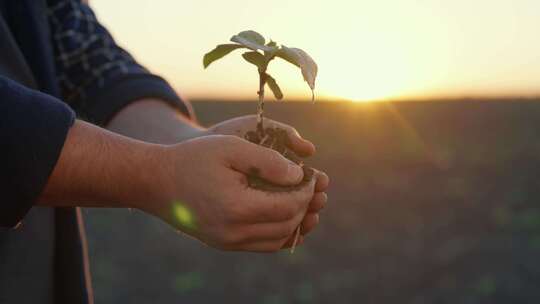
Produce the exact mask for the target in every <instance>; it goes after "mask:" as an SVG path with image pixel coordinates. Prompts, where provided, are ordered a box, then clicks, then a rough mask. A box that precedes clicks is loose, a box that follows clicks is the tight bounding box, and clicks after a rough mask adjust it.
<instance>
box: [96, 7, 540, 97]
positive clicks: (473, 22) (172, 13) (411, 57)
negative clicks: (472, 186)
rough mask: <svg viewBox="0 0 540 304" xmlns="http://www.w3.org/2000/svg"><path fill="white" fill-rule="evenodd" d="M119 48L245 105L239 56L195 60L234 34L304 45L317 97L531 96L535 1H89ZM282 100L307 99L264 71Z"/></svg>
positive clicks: (289, 71)
mask: <svg viewBox="0 0 540 304" xmlns="http://www.w3.org/2000/svg"><path fill="white" fill-rule="evenodd" d="M90 3H91V5H92V6H93V7H94V9H95V10H96V12H97V15H98V18H99V19H100V20H101V21H102V22H103V23H105V24H106V25H107V26H108V28H109V29H110V30H111V31H112V33H113V35H114V37H115V38H116V39H117V40H118V42H119V43H120V44H121V45H123V46H125V47H126V49H128V50H129V51H131V52H132V53H133V54H134V55H135V57H136V58H137V59H138V60H139V61H140V62H142V63H143V64H145V65H146V66H147V67H149V68H150V69H151V70H152V71H154V72H156V73H158V74H160V75H162V76H164V77H165V78H166V79H167V80H169V81H170V82H171V83H172V84H173V85H174V87H175V88H177V89H178V91H179V92H180V93H181V94H183V95H185V96H187V97H190V98H211V99H223V98H225V99H238V98H241V99H249V98H251V99H254V98H255V92H256V86H257V75H256V71H255V70H254V68H253V67H252V66H250V65H248V64H246V63H245V62H243V59H242V58H241V56H240V55H241V52H240V51H238V52H237V53H236V54H234V56H231V57H230V58H225V59H224V60H223V61H222V62H219V63H216V64H215V65H214V66H211V67H210V68H209V69H207V70H203V68H202V63H201V60H202V56H203V54H204V53H206V52H207V51H209V50H210V49H212V48H213V47H214V46H215V45H216V44H219V43H225V42H227V41H228V39H229V38H230V37H231V36H232V35H233V34H236V33H238V32H240V31H242V30H246V29H253V30H256V31H258V32H260V33H262V34H264V35H266V36H267V38H271V39H274V40H276V41H278V42H279V43H282V44H285V45H287V46H292V47H300V48H303V49H305V50H306V51H307V52H308V53H309V54H310V55H311V56H312V57H313V58H314V59H315V60H316V61H317V63H318V64H319V78H318V80H317V90H316V94H317V96H319V97H320V98H328V99H333V98H338V99H348V100H353V101H366V100H379V99H396V98H397V99H406V98H429V97H444V96H457V97H459V96H477V95H478V96H482V95H486V96H493V95H520V96H531V95H536V94H538V93H540V89H539V86H538V80H539V79H540V56H538V54H540V40H539V39H536V36H537V33H536V29H538V27H539V26H540V24H539V21H538V20H540V4H539V3H538V2H537V1H533V0H517V1H487V0H479V1H466V0H456V1H443V0H435V1H421V2H419V1H414V0H398V1H395V0H381V1H353V0H338V1H331V2H329V1H322V0H311V1H308V0H298V1H288V0H276V1H272V2H271V4H269V7H268V8H267V9H264V12H261V10H263V8H262V7H261V3H260V2H256V1H255V2H253V1H241V0H232V1H219V2H218V1H206V0H202V1H173V0H160V1H150V0H133V1H131V2H130V10H129V14H126V13H125V5H126V4H125V3H124V2H121V1H108V0H91V1H90ZM272 65H273V66H271V68H270V70H271V72H272V74H273V75H274V76H275V78H276V79H277V80H278V82H279V83H280V84H281V86H282V88H283V91H284V94H285V99H302V100H309V97H310V92H309V90H308V89H307V86H306V85H305V83H304V82H303V81H302V77H301V76H300V74H299V72H298V70H297V69H296V68H294V67H289V66H287V65H285V64H282V63H279V62H275V63H272Z"/></svg>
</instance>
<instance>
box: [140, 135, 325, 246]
mask: <svg viewBox="0 0 540 304" xmlns="http://www.w3.org/2000/svg"><path fill="white" fill-rule="evenodd" d="M163 149H164V150H163V153H162V156H161V158H160V161H159V163H158V168H157V169H156V172H155V173H156V179H155V183H156V188H159V189H160V192H159V198H158V199H156V200H155V201H156V202H155V203H152V204H146V205H144V206H141V209H143V210H144V211H146V212H149V213H151V214H154V215H157V216H159V217H161V218H162V219H164V220H165V221H167V222H168V223H169V224H171V225H172V226H174V227H176V228H177V229H179V230H181V231H183V232H185V233H187V234H189V235H191V236H193V237H195V238H197V239H199V240H201V241H202V242H204V243H206V244H208V245H210V246H212V247H215V248H219V249H223V250H243V251H262V252H268V251H276V250H279V249H280V248H283V247H284V246H286V243H287V242H288V241H289V239H290V238H291V237H292V236H293V235H294V231H295V229H296V227H298V225H300V224H301V223H302V221H304V222H306V221H308V223H307V224H304V225H308V226H310V227H311V226H314V224H315V225H316V223H314V219H313V218H312V217H310V216H308V217H305V215H306V213H308V214H310V213H313V212H318V210H320V208H322V207H321V206H322V205H324V202H323V201H324V200H325V199H322V198H321V195H315V196H314V193H315V189H316V188H319V189H320V188H321V187H322V188H324V182H321V179H320V178H316V179H312V181H311V182H309V183H308V184H306V185H305V186H304V187H302V188H301V189H299V190H295V191H291V192H280V193H269V192H264V191H259V190H255V189H253V188H250V187H249V186H248V182H247V176H246V174H248V173H249V172H250V170H252V168H257V169H258V170H259V172H260V174H261V177H263V178H264V179H266V180H268V181H271V182H272V183H275V184H280V185H294V184H297V183H299V182H300V181H301V180H302V177H303V172H302V169H301V168H300V167H299V166H298V165H296V164H294V163H292V162H290V161H289V160H287V159H285V158H284V157H283V156H281V155H280V154H279V153H277V152H276V151H273V150H270V149H267V148H264V147H261V146H258V145H255V144H252V143H250V142H248V141H246V140H243V139H240V138H238V137H235V136H219V135H217V136H204V137H199V138H196V139H192V140H188V141H185V142H183V143H180V144H177V145H173V146H168V147H165V148H163ZM162 172H165V174H162ZM310 202H312V205H310ZM313 202H315V204H313Z"/></svg>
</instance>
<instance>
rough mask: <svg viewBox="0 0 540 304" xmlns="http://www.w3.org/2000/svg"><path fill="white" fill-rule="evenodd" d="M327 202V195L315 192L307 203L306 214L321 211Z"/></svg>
mask: <svg viewBox="0 0 540 304" xmlns="http://www.w3.org/2000/svg"><path fill="white" fill-rule="evenodd" d="M327 201H328V195H327V194H326V193H325V192H316V193H315V194H314V195H313V198H312V199H311V202H310V203H309V208H308V212H319V211H321V210H322V209H323V208H324V206H325V205H326V202H327Z"/></svg>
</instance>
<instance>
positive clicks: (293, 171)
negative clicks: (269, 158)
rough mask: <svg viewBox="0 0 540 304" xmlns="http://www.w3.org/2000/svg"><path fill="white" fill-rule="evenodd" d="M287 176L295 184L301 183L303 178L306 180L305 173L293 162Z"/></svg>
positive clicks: (290, 163)
mask: <svg viewBox="0 0 540 304" xmlns="http://www.w3.org/2000/svg"><path fill="white" fill-rule="evenodd" d="M287 175H288V176H290V177H291V180H292V181H293V182H294V183H299V182H300V181H301V180H302V178H304V171H303V170H302V168H301V167H300V166H299V165H297V164H295V163H293V162H289V167H288V168H287Z"/></svg>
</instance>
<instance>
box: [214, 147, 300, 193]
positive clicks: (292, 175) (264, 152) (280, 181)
mask: <svg viewBox="0 0 540 304" xmlns="http://www.w3.org/2000/svg"><path fill="white" fill-rule="evenodd" d="M225 148H226V149H228V150H229V151H228V153H226V157H227V161H228V162H229V165H231V166H232V167H233V169H235V170H237V171H240V172H242V173H244V174H254V173H255V174H257V175H259V176H260V177H261V178H263V179H265V180H267V181H269V182H271V183H274V184H277V185H283V186H288V185H296V184H298V183H299V182H300V181H302V178H303V176H304V172H303V171H302V168H301V167H300V166H298V165H296V164H295V163H293V162H291V161H289V160H288V159H286V158H285V157H283V156H282V155H281V154H279V153H278V152H276V151H274V150H271V149H268V148H264V147H261V146H258V145H255V144H253V143H250V142H248V141H245V140H242V139H232V138H231V140H230V144H229V147H225Z"/></svg>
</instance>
